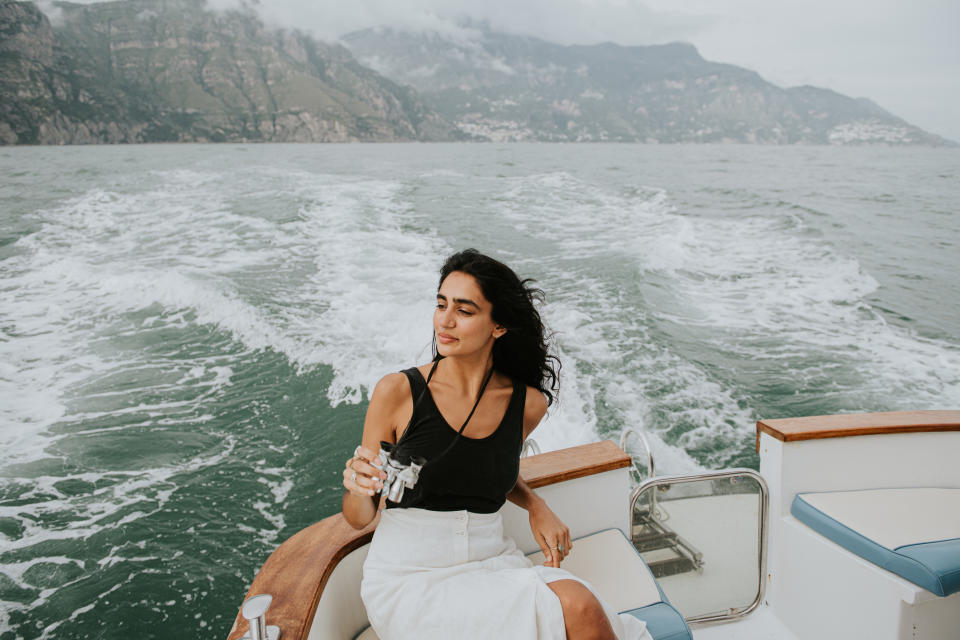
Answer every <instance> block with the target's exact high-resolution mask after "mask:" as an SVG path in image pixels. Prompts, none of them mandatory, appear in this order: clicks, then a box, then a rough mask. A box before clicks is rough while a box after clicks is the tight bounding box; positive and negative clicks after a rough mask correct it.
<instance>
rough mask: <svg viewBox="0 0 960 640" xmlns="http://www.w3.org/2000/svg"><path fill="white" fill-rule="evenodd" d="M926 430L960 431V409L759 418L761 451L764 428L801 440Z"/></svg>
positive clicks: (788, 439) (782, 438)
mask: <svg viewBox="0 0 960 640" xmlns="http://www.w3.org/2000/svg"><path fill="white" fill-rule="evenodd" d="M924 431H960V411H887V412H880V413H849V414H840V415H832V416H808V417H804V418H781V419H778V420H759V421H757V451H759V450H760V433H761V432H763V433H767V434H770V435H771V436H773V437H774V438H776V439H777V440H780V441H782V442H798V441H801V440H815V439H819V438H847V437H850V436H866V435H876V434H883V433H917V432H924Z"/></svg>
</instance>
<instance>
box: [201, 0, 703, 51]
mask: <svg viewBox="0 0 960 640" xmlns="http://www.w3.org/2000/svg"><path fill="white" fill-rule="evenodd" d="M208 3H209V5H210V6H211V7H212V8H217V9H225V8H236V7H240V6H253V7H254V8H255V9H256V11H257V12H258V13H259V14H260V15H261V16H262V17H263V19H264V20H265V21H266V22H268V23H271V24H274V25H276V26H281V27H287V28H293V27H295V28H299V29H302V30H304V31H307V32H309V33H311V34H313V35H315V36H316V37H318V38H321V39H324V40H335V39H337V38H339V37H340V36H342V35H344V34H346V33H349V32H350V31H356V30H358V29H364V28H367V27H374V26H391V27H395V28H403V29H409V30H416V31H419V30H428V31H439V32H441V33H445V34H448V35H453V36H455V37H456V36H457V35H458V34H459V35H464V34H462V33H461V32H460V25H461V24H462V22H463V20H464V19H465V18H470V19H472V20H476V21H482V22H488V23H489V24H490V26H491V27H492V28H493V29H495V30H497V31H503V32H506V33H513V34H518V35H529V36H534V37H538V38H542V39H544V40H550V41H552V42H558V43H561V44H594V43H597V42H604V41H612V42H617V43H619V44H624V45H634V44H658V43H663V42H671V41H674V40H688V39H689V38H690V37H691V36H693V35H695V34H697V33H698V32H700V31H701V30H702V29H703V28H705V27H707V26H708V25H710V24H711V23H712V22H713V21H714V20H715V18H714V17H712V16H703V15H692V14H684V13H676V12H673V11H670V10H657V11H654V10H651V9H650V8H648V6H647V5H646V4H643V3H639V2H635V1H631V0H524V1H522V2H519V1H517V0H485V1H484V2H476V1H475V0H409V1H404V2H396V0H356V1H354V2H348V3H344V2H333V1H332V0H316V1H313V2H305V1H304V0H260V1H259V2H257V3H255V4H253V5H251V4H249V3H248V2H246V1H245V0H208Z"/></svg>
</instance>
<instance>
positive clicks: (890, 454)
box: [228, 411, 960, 640]
mask: <svg viewBox="0 0 960 640" xmlns="http://www.w3.org/2000/svg"><path fill="white" fill-rule="evenodd" d="M632 437H636V438H637V439H638V440H639V441H640V442H642V443H645V439H644V437H643V434H642V433H637V432H632V431H631V432H626V433H624V434H623V436H622V438H621V442H620V444H619V445H618V444H617V443H615V442H612V441H602V442H595V443H591V444H587V445H582V446H575V447H570V448H566V449H561V450H557V451H550V452H546V453H534V455H528V456H525V457H523V458H522V459H521V465H520V468H521V471H520V473H521V475H522V477H523V478H524V480H525V481H526V482H527V484H529V485H530V487H531V488H533V489H534V490H535V491H536V492H537V493H538V494H539V495H541V496H542V497H543V498H544V499H545V500H546V501H547V503H548V504H549V505H550V507H551V509H553V511H554V512H555V513H556V514H557V515H558V516H559V517H560V518H561V519H562V520H563V521H564V522H565V523H566V524H567V526H568V527H569V528H570V532H571V537H572V538H573V539H574V545H573V549H572V550H571V553H570V555H569V556H568V557H567V558H566V559H565V560H564V563H563V565H562V566H563V567H564V568H566V569H568V570H570V571H571V572H573V573H574V574H576V575H578V576H580V577H583V578H584V579H587V580H589V581H590V582H591V584H593V585H594V586H595V587H596V588H597V590H598V591H599V592H600V594H601V595H602V596H603V597H604V598H605V599H606V600H607V601H608V602H610V603H611V604H613V605H615V606H616V608H617V609H618V611H622V612H629V613H630V614H631V615H635V616H637V617H639V618H641V619H644V620H646V622H647V628H648V630H649V631H650V633H651V635H652V636H653V637H654V638H655V640H684V639H686V640H720V639H733V638H736V639H738V640H761V639H772V638H776V639H782V640H813V639H818V640H823V639H826V640H829V639H831V638H844V639H847V638H863V639H870V640H908V639H909V640H957V639H960V461H958V459H960V411H905V412H884V413H863V414H843V415H828V416H811V417H802V418H785V419H773V420H760V421H758V422H757V425H756V447H757V451H758V452H759V455H760V469H759V472H757V471H755V470H752V469H745V468H743V469H739V468H738V469H721V470H716V471H710V472H705V473H699V474H693V475H683V476H679V475H669V476H658V475H657V474H656V472H655V467H654V462H655V461H654V460H653V457H652V455H651V454H650V452H649V447H647V452H646V455H645V456H644V455H641V456H638V457H637V459H636V460H634V459H633V458H632V457H631V456H630V455H629V454H628V453H627V452H626V444H627V441H629V439H630V438H632ZM502 515H503V520H504V528H505V530H506V532H507V534H508V535H511V536H512V537H513V538H514V539H515V540H516V542H517V545H518V546H519V547H520V548H521V549H523V550H524V551H525V552H528V553H529V555H530V558H531V560H532V561H533V562H534V563H537V562H542V555H541V554H540V551H539V547H538V546H537V545H536V543H535V542H534V540H533V538H532V535H531V534H530V530H529V524H528V521H527V517H526V512H525V511H523V510H522V509H520V508H519V507H517V506H515V505H513V504H512V503H509V502H508V503H507V504H506V505H504V507H503V509H502ZM376 523H377V520H376V519H375V520H374V521H373V522H371V523H370V525H368V526H367V527H366V528H364V529H362V530H355V529H353V528H352V527H351V526H350V525H349V524H347V522H346V521H345V520H344V519H343V517H342V515H341V514H339V513H338V514H336V515H333V516H330V517H328V518H326V519H324V520H321V521H320V522H317V523H315V524H313V525H312V526H310V527H307V528H305V529H303V530H301V531H299V532H298V533H296V534H295V535H293V536H292V537H290V538H289V539H287V540H286V541H285V542H283V543H282V544H281V545H280V546H279V547H278V548H277V549H276V550H275V551H274V552H273V554H272V555H270V557H269V558H268V559H267V561H266V562H265V563H264V565H263V567H262V568H261V569H260V571H259V573H258V574H257V576H256V577H255V578H254V580H253V582H252V584H251V586H250V589H249V592H248V593H247V597H246V599H245V601H244V603H245V604H244V606H242V607H241V610H240V611H239V612H238V614H237V618H236V621H235V622H234V624H233V627H232V629H231V630H230V633H229V635H228V640H238V639H239V638H242V637H248V638H251V637H252V638H254V639H256V638H268V637H269V638H271V640H272V639H273V638H276V637H280V638H283V640H354V639H358V638H359V639H361V640H372V639H374V638H376V637H377V636H376V634H375V633H374V631H373V630H372V629H371V628H369V623H368V621H367V614H366V610H365V608H364V605H363V602H362V601H361V599H360V580H361V569H362V565H363V561H364V559H365V557H366V553H367V550H368V548H369V544H370V540H371V538H372V536H373V532H374V530H375V528H376ZM268 605H269V606H268Z"/></svg>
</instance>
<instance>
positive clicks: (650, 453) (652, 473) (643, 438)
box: [620, 429, 657, 479]
mask: <svg viewBox="0 0 960 640" xmlns="http://www.w3.org/2000/svg"><path fill="white" fill-rule="evenodd" d="M630 436H636V437H637V438H639V439H640V442H642V443H643V446H644V447H645V448H646V450H647V477H648V478H652V477H653V476H655V475H657V474H656V472H655V471H654V469H653V449H651V448H650V443H649V442H647V437H646V436H645V435H643V433H641V432H639V431H637V430H636V429H625V430H624V432H623V434H622V435H621V436H620V448H621V449H623V450H624V451H626V450H627V438H629V437H630ZM630 461H631V462H633V456H630ZM633 468H634V470H635V471H636V472H637V476H638V479H642V478H643V474H641V473H640V470H639V469H637V463H636V462H633Z"/></svg>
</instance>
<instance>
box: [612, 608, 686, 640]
mask: <svg viewBox="0 0 960 640" xmlns="http://www.w3.org/2000/svg"><path fill="white" fill-rule="evenodd" d="M624 613H629V614H630V615H632V616H633V617H635V618H639V619H641V620H643V621H644V622H646V623H647V631H648V632H650V635H651V636H653V639H654V640H693V635H692V634H691V633H690V627H688V626H687V621H686V620H684V619H683V616H682V615H680V612H679V611H677V610H676V609H674V608H673V605H671V604H670V603H669V602H658V603H656V604H650V605H647V606H645V607H641V608H639V609H631V610H630V611H624Z"/></svg>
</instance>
